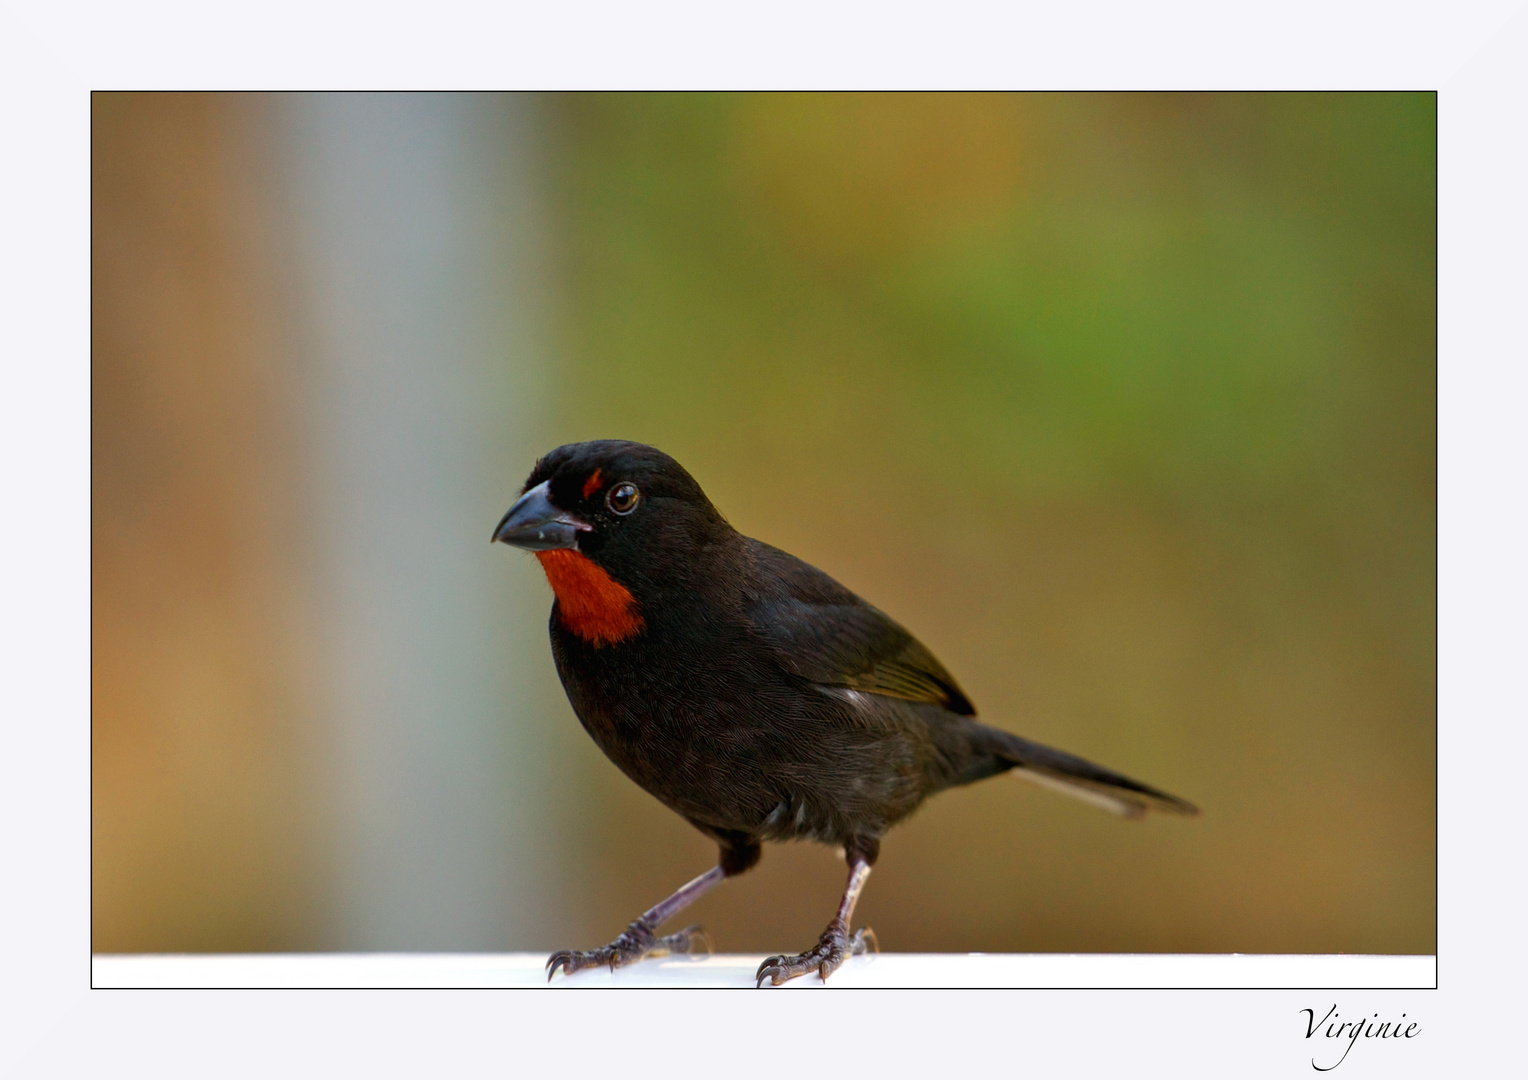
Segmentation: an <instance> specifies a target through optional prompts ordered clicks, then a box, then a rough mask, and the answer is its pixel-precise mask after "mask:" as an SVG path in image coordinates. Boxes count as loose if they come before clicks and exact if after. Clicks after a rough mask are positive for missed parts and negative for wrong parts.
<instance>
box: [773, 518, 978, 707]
mask: <svg viewBox="0 0 1528 1080" xmlns="http://www.w3.org/2000/svg"><path fill="white" fill-rule="evenodd" d="M749 544H750V546H751V548H752V554H753V556H754V561H755V565H756V567H757V569H758V578H757V587H756V590H751V591H752V592H753V595H752V596H751V602H750V604H749V609H748V617H749V621H750V622H751V623H752V624H753V626H754V628H755V630H756V631H757V633H758V634H759V636H760V637H761V638H762V639H763V640H764V641H765V642H766V643H768V644H769V645H770V646H771V647H772V648H773V650H774V652H775V654H776V656H777V657H778V659H779V661H780V664H781V666H783V667H784V668H785V669H786V670H787V671H789V672H791V673H792V674H795V675H798V676H800V677H801V678H804V679H809V680H811V681H812V682H814V683H817V684H818V685H819V686H826V687H840V688H843V689H847V690H858V691H862V692H864V693H869V694H881V695H884V696H886V697H894V698H902V699H904V700H907V701H922V702H928V703H929V704H933V705H938V706H940V707H942V708H945V709H948V710H949V711H950V712H953V713H958V714H959V715H962V716H975V715H976V708H975V706H973V705H972V704H971V702H970V700H969V699H968V698H967V697H966V695H965V693H964V692H963V691H962V690H961V689H960V687H959V686H958V685H956V683H955V679H954V677H953V676H952V675H951V674H950V673H949V672H948V671H946V670H945V669H944V665H943V664H941V663H940V662H939V661H938V660H936V659H935V658H934V654H933V653H931V652H929V651H928V649H926V648H924V647H923V645H922V643H921V642H919V641H918V639H917V638H915V637H913V636H912V635H911V634H909V633H908V632H907V631H906V630H904V629H903V628H902V627H901V626H899V625H898V624H897V623H896V622H895V621H893V620H892V619H891V618H890V617H888V616H887V615H886V614H885V613H884V612H882V611H879V610H878V609H876V608H874V607H871V606H870V605H869V604H867V603H865V601H863V600H861V599H860V598H859V597H858V596H855V595H854V594H853V593H852V592H850V591H849V590H848V589H846V588H844V587H843V586H842V585H840V584H839V583H838V582H836V581H834V580H833V579H832V578H830V577H829V576H828V575H827V574H824V573H823V572H822V571H821V570H818V569H817V568H816V567H814V566H811V565H809V564H807V563H804V562H802V561H801V560H800V559H798V558H796V557H795V556H793V555H788V554H786V553H785V552H783V551H781V550H780V549H779V548H774V547H770V546H769V545H768V544H764V543H761V542H759V541H757V540H750V541H749Z"/></svg>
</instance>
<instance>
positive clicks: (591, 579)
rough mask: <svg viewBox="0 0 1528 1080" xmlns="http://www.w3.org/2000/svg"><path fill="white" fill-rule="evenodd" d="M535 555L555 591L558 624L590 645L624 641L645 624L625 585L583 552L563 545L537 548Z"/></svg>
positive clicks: (612, 643)
mask: <svg viewBox="0 0 1528 1080" xmlns="http://www.w3.org/2000/svg"><path fill="white" fill-rule="evenodd" d="M536 558H537V559H539V560H540V561H541V569H543V570H545V571H546V579H547V580H548V581H549V582H551V583H552V591H553V592H554V593H556V594H557V608H558V611H559V612H560V613H561V615H562V624H563V625H564V626H566V627H567V628H568V629H569V630H571V631H573V633H574V634H576V635H577V636H578V637H580V638H582V639H583V640H584V641H587V642H588V643H589V644H591V645H596V646H598V645H614V644H616V643H617V642H621V641H625V640H626V639H627V638H629V637H631V636H632V635H633V634H635V633H636V632H637V631H638V630H641V629H642V627H643V626H645V625H646V623H644V622H643V621H642V616H641V615H638V614H637V602H636V600H635V599H634V598H633V597H632V595H631V593H630V592H629V591H627V589H626V587H625V586H624V585H622V584H621V583H620V582H618V581H616V580H615V579H614V578H612V577H611V576H610V575H609V574H607V573H605V571H604V570H601V569H600V568H599V567H598V566H596V565H595V564H594V563H593V562H591V561H590V560H589V557H588V556H586V555H581V554H579V553H578V552H576V551H571V550H569V549H567V548H558V549H555V550H553V551H538V552H536Z"/></svg>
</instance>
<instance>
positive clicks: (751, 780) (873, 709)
mask: <svg viewBox="0 0 1528 1080" xmlns="http://www.w3.org/2000/svg"><path fill="white" fill-rule="evenodd" d="M769 550H770V551H773V550H774V549H769ZM787 558H788V556H787ZM749 565H750V567H752V566H753V565H755V564H753V563H750V564H749ZM802 565H805V564H802ZM764 569H766V570H769V569H772V568H770V567H765V568H764ZM823 577H824V578H826V575H823ZM827 580H829V581H831V579H827ZM732 584H734V585H735V586H736V590H735V591H734V592H733V593H731V594H729V595H727V596H724V597H715V596H713V597H710V598H707V601H706V602H705V603H688V602H683V601H682V600H676V601H675V602H672V603H667V604H648V605H646V606H645V607H644V616H645V618H646V620H647V625H646V627H645V628H644V630H643V631H642V632H641V633H640V634H638V635H636V636H635V637H633V638H632V639H631V640H629V641H626V642H622V643H619V644H616V645H607V646H601V647H595V646H592V645H589V644H587V643H585V642H584V641H582V640H580V639H579V638H577V637H576V636H574V635H573V634H571V633H569V632H568V631H567V630H566V629H565V628H563V627H562V626H561V625H560V622H559V619H558V616H557V611H556V609H555V608H554V609H553V614H552V621H551V636H552V649H553V654H554V656H555V658H556V661H557V670H558V673H559V675H560V676H561V677H562V681H563V686H564V687H565V688H566V690H567V693H568V698H569V700H570V701H571V703H572V705H573V709H574V711H575V712H576V713H577V714H578V717H579V720H580V721H581V722H582V723H583V725H584V727H585V729H586V730H587V731H588V732H589V734H590V736H591V737H592V738H593V739H594V741H595V742H596V743H597V744H598V745H599V747H600V749H602V750H603V751H604V752H605V754H606V755H607V756H608V757H609V758H610V759H611V760H612V761H613V762H615V764H616V765H617V766H618V767H619V768H620V769H621V770H622V771H623V772H625V773H626V775H627V776H629V777H631V779H633V780H635V781H636V782H637V783H638V784H640V785H641V786H642V787H643V788H645V789H646V790H647V791H649V792H650V793H652V794H653V795H654V796H656V797H657V798H658V799H660V800H661V801H663V802H664V803H665V804H667V805H668V806H670V807H671V808H672V809H674V810H676V811H677V812H679V813H680V814H682V815H684V816H685V817H687V818H689V819H690V820H691V821H693V822H695V823H696V824H698V825H701V826H702V827H709V828H714V829H726V830H735V831H740V832H745V833H747V834H749V835H751V836H755V837H758V838H760V839H793V838H808V839H816V840H821V841H824V842H833V843H842V842H844V841H845V840H846V839H847V838H849V837H851V836H879V835H880V834H881V833H883V832H884V831H885V830H886V829H887V828H888V827H889V826H890V825H891V824H892V823H893V822H895V821H896V820H898V819H899V818H901V817H903V816H905V815H906V814H907V813H910V812H911V811H912V810H913V809H914V808H915V807H916V806H917V805H918V803H919V802H921V801H922V799H923V798H925V797H926V796H927V795H929V794H932V793H933V792H934V791H937V790H940V789H942V788H943V787H947V786H949V784H950V783H954V782H959V779H958V777H959V775H960V774H961V772H962V771H963V770H968V768H969V761H968V760H967V759H968V758H969V756H970V754H971V749H970V747H969V745H968V741H967V740H966V739H965V737H964V735H963V734H962V728H963V727H964V726H965V724H966V722H965V718H964V717H962V716H960V715H958V714H956V713H954V712H951V711H950V710H949V709H948V708H947V707H945V705H943V704H940V703H938V701H936V700H921V701H920V700H910V699H908V698H905V697H896V696H890V695H887V694H884V693H872V692H867V691H865V690H862V689H859V688H857V687H856V686H855V685H854V684H853V683H852V682H848V683H846V682H844V681H843V680H838V684H837V685H832V684H825V683H824V682H823V681H819V680H818V679H814V678H812V677H811V675H810V674H808V673H807V672H816V671H818V670H821V669H823V668H824V665H825V664H828V663H830V661H824V660H822V659H820V658H819V657H817V656H815V655H814V653H813V651H812V650H813V649H814V648H816V646H814V645H813V644H812V642H811V641H806V642H796V643H792V642H790V641H789V640H786V642H785V648H786V652H785V654H784V655H782V652H781V640H780V635H779V634H774V635H771V633H770V632H769V627H767V626H762V627H761V625H760V621H759V620H760V618H761V616H762V617H764V618H768V617H770V615H771V611H772V606H771V600H770V598H771V597H772V596H773V595H774V594H776V593H778V592H779V587H778V583H777V582H776V581H775V580H774V579H773V578H765V580H764V581H762V582H760V581H759V580H758V579H757V576H756V575H755V576H753V577H750V576H749V575H738V576H737V580H736V581H735V582H733V583H732ZM844 592H845V595H847V596H849V597H850V598H851V599H857V598H853V596H852V594H849V593H847V590H845V591H844ZM773 610H777V609H773ZM871 610H873V609H871ZM787 629H790V628H787ZM904 633H905V632H904ZM816 637H817V638H818V639H822V638H824V637H826V638H827V639H828V644H829V645H830V646H831V645H832V644H833V640H832V639H833V635H832V633H831V631H827V632H826V633H824V632H821V631H818V632H816ZM909 640H911V639H910V638H909ZM913 644H914V645H916V642H914V643H913ZM792 648H794V649H795V650H796V653H795V655H794V656H793V655H792V653H791V652H790V650H791V649H792ZM919 648H921V646H919ZM793 660H794V661H795V663H793V662H792V661H793ZM935 663H936V665H937V662H935ZM939 670H940V673H941V674H942V670H943V669H939ZM946 678H947V676H946ZM949 684H950V686H952V687H953V680H949ZM942 692H943V691H941V693H942ZM954 694H955V695H957V696H958V695H959V691H958V689H955V690H954ZM959 701H960V702H961V703H962V704H964V697H963V696H959Z"/></svg>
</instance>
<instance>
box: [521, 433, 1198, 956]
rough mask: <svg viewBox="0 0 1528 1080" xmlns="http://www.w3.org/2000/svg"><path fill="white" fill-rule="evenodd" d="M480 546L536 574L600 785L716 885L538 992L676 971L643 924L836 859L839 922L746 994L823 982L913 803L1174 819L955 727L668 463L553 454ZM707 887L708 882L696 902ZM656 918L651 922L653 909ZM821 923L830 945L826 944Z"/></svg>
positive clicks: (922, 665) (1153, 803)
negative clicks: (1012, 791) (716, 892)
mask: <svg viewBox="0 0 1528 1080" xmlns="http://www.w3.org/2000/svg"><path fill="white" fill-rule="evenodd" d="M494 539H495V540H500V541H503V542H505V543H509V544H513V545H517V546H521V547H526V548H529V549H531V550H533V551H535V552H536V554H537V557H538V558H539V559H540V560H541V562H542V565H543V568H544V569H545V570H546V572H547V576H548V579H549V580H550V581H551V583H552V586H553V590H554V592H555V593H556V596H557V600H556V602H555V603H554V604H553V606H552V615H551V638H552V653H553V656H554V658H555V659H556V663H557V671H558V674H559V675H560V676H561V677H562V682H563V686H564V687H565V688H566V689H567V693H568V698H569V700H570V701H571V702H572V705H573V709H574V712H575V713H577V714H578V718H579V720H580V721H581V722H582V723H583V725H584V727H585V729H586V730H587V731H588V732H589V734H590V735H591V736H592V737H593V739H594V741H595V742H596V743H598V744H599V747H600V749H601V750H603V751H604V752H605V753H606V755H607V756H609V758H610V759H611V760H612V761H613V762H615V764H616V765H617V766H619V767H620V769H621V770H622V771H623V772H625V773H626V775H627V776H629V777H631V778H632V779H633V780H635V781H636V782H637V783H638V784H640V785H641V786H642V787H643V788H645V789H646V790H648V791H649V792H651V793H652V794H653V795H655V796H656V797H657V798H659V799H660V800H662V801H663V802H664V803H665V804H667V805H668V806H669V807H670V808H672V809H673V810H674V811H676V812H677V813H679V814H681V815H683V816H684V817H685V818H686V819H687V820H689V821H690V822H691V823H692V824H694V825H695V826H696V827H697V828H699V829H701V830H702V831H703V832H705V833H707V834H708V835H710V836H712V837H713V838H715V839H716V840H717V841H718V843H719V844H720V845H721V849H722V858H721V865H720V868H719V869H718V870H717V871H713V872H712V873H711V874H710V875H703V876H702V878H697V879H696V881H695V882H692V883H691V884H690V885H689V886H686V887H685V889H694V890H698V891H696V892H694V895H693V896H692V895H690V894H688V893H686V892H685V890H681V891H680V892H679V893H676V894H675V896H674V897H670V898H669V900H667V901H664V903H663V904H660V905H658V907H655V908H654V909H652V911H649V912H648V913H647V914H646V915H644V916H643V917H642V918H641V919H638V920H637V922H634V923H633V924H632V926H631V927H629V928H628V930H627V932H626V933H625V934H623V935H622V936H621V938H618V939H617V941H616V942H614V943H612V945H610V946H607V947H605V948H604V949H600V950H593V951H591V952H588V953H573V952H567V953H558V954H555V955H554V956H553V958H552V961H550V964H551V970H552V971H553V972H555V971H556V969H557V968H558V967H559V966H560V967H564V968H566V969H567V970H568V971H574V970H577V969H578V968H580V967H584V966H588V965H589V964H593V963H600V964H604V963H610V964H611V965H612V966H614V965H616V964H619V963H625V962H630V961H631V960H634V959H637V958H640V956H642V955H644V954H646V953H647V952H651V951H655V950H657V949H663V948H667V949H673V950H681V951H682V950H684V949H687V948H688V947H689V944H690V942H691V941H692V940H693V939H694V936H695V935H694V933H692V932H691V931H685V932H682V933H681V934H678V935H673V936H672V937H671V938H664V939H658V938H656V937H655V936H654V934H653V931H655V930H656V929H657V924H658V923H659V922H661V921H662V920H663V919H664V918H667V917H668V916H669V915H671V914H672V913H673V912H674V911H676V910H677V909H678V907H682V906H683V905H684V904H686V903H688V902H689V901H690V900H691V899H693V898H694V896H698V895H699V894H700V892H703V891H705V889H707V888H709V887H711V885H713V884H715V882H716V881H720V880H721V879H722V878H723V877H725V876H729V875H731V874H735V873H740V872H742V870H745V869H747V868H748V867H749V866H751V865H752V864H753V863H754V862H755V861H757V859H758V853H759V845H760V844H761V843H762V842H764V841H770V840H795V839H807V840H816V841H819V842H822V843H829V844H836V845H842V846H843V847H844V848H845V850H846V852H847V853H848V858H849V861H850V864H851V868H852V870H851V876H850V888H849V889H848V890H847V891H846V894H845V907H841V908H840V913H839V915H840V917H839V918H838V919H836V920H835V924H830V926H829V929H828V932H826V933H825V934H824V935H823V940H822V941H821V942H819V945H818V946H817V947H816V948H815V949H814V950H809V951H808V952H807V953H803V954H801V955H800V956H797V957H774V958H771V961H768V962H766V966H765V968H764V969H761V980H762V979H763V978H766V977H767V978H770V979H771V980H772V981H774V982H779V981H783V980H784V979H785V978H790V977H793V976H795V975H798V974H801V973H802V972H803V971H806V970H818V971H820V972H821V973H822V975H823V977H824V978H825V977H826V976H827V974H828V973H829V972H830V971H832V970H833V968H835V967H836V966H837V965H838V964H839V963H841V962H842V960H843V957H844V956H845V955H847V954H848V953H849V952H852V951H855V947H856V945H858V946H859V947H861V948H862V947H863V939H862V938H861V937H851V936H850V935H849V934H848V921H849V917H850V915H851V914H852V909H853V901H854V899H855V898H856V897H857V896H858V891H859V887H860V886H861V885H862V884H863V880H864V876H865V875H866V874H868V872H869V867H870V865H871V864H873V863H874V861H875V858H876V854H877V852H878V850H879V844H880V838H881V836H882V835H883V834H884V833H885V832H886V830H887V829H889V828H890V827H891V826H892V825H893V824H895V823H896V822H897V821H899V820H901V819H902V818H904V817H906V816H907V815H908V814H910V813H911V812H912V811H913V810H914V809H915V808H916V807H917V806H918V805H919V804H920V803H921V802H922V801H923V800H924V799H926V798H928V797H929V796H930V795H933V794H935V793H937V792H940V791H943V790H945V789H946V788H949V787H955V786H958V785H961V784H968V783H971V782H972V781H975V780H980V779H983V778H985V777H988V776H993V775H995V774H997V773H1000V772H1006V771H1009V770H1015V771H1016V773H1017V775H1021V776H1024V777H1025V778H1027V779H1031V780H1033V781H1035V782H1037V783H1041V784H1044V785H1046V786H1050V787H1054V788H1056V789H1058V790H1061V791H1064V792H1066V793H1068V794H1072V795H1075V796H1078V797H1080V798H1083V799H1086V800H1088V801H1090V802H1094V803H1097V804H1099V805H1101V806H1104V807H1106V808H1108V809H1111V810H1114V811H1115V812H1117V813H1120V814H1122V815H1125V816H1129V817H1137V816H1140V815H1141V814H1143V813H1144V812H1145V811H1146V810H1148V809H1155V810H1165V811H1169V812H1174V813H1185V814H1192V813H1196V812H1197V811H1196V810H1195V809H1194V807H1192V806H1191V805H1190V804H1188V803H1186V802H1184V801H1182V800H1181V799H1177V798H1175V797H1173V796H1171V795H1167V794H1165V793H1163V792H1160V791H1157V790H1155V789H1154V788H1151V787H1148V786H1146V785H1145V784H1141V783H1138V782H1136V781H1134V780H1131V779H1129V778H1128V777H1125V776H1121V775H1120V774H1118V773H1115V772H1112V771H1110V770H1108V769H1105V768H1102V767H1101V766H1097V765H1094V764H1092V763H1090V762H1087V761H1084V760H1083V759H1081V758H1078V757H1074V756H1073V755H1071V754H1067V753H1064V752H1062V751H1060V750H1054V749H1051V748H1050V747H1046V746H1041V745H1039V744H1038V743H1032V742H1029V741H1027V740H1025V739H1021V738H1019V737H1018V736H1017V735H1013V734H1010V733H1009V732H1006V731H1002V730H1000V729H997V728H993V727H988V726H987V725H985V724H982V723H979V722H978V721H977V720H976V719H975V715H976V709H975V707H974V706H973V705H972V704H971V701H970V700H969V699H968V698H967V697H966V695H965V693H964V692H963V691H962V690H961V689H960V687H959V685H957V683H956V682H955V679H954V677H953V676H952V675H951V674H950V673H949V672H948V671H947V670H945V668H944V666H943V665H942V664H940V663H939V661H938V660H937V659H935V658H934V656H933V654H932V653H930V652H929V651H928V649H926V648H924V646H923V645H922V644H921V643H919V642H918V640H917V639H916V638H914V637H913V636H912V635H911V634H909V633H908V632H907V631H906V630H905V629H903V628H902V627H901V626H900V625H898V624H897V623H896V622H895V621H893V620H892V619H891V618H890V617H888V616H887V615H885V614H884V613H883V612H881V611H880V610H878V609H877V608H875V607H872V606H871V605H870V604H868V603H866V602H865V601H864V600H861V599H860V598H859V597H858V596H856V595H854V594H853V593H852V592H850V591H849V590H848V589H846V588H844V587H843V586H842V585H840V584H839V583H838V582H836V581H834V580H833V579H832V578H831V577H829V576H828V575H827V574H824V573H823V572H822V571H820V570H817V569H816V568H814V567H812V566H809V565H808V564H806V563H804V562H802V561H801V560H800V559H797V558H794V557H793V556H791V555H788V554H786V553H785V552H783V551H780V550H779V549H777V548H773V547H770V546H769V545H768V544H764V543H761V542H759V541H757V540H751V539H749V538H748V537H745V536H743V535H741V534H740V533H738V532H737V531H736V530H734V529H733V528H732V527H731V526H730V525H728V524H727V522H726V520H725V519H724V518H723V517H722V515H721V514H720V513H718V512H717V510H716V508H715V507H713V506H712V505H711V502H710V500H708V499H707V498H706V496H705V493H704V492H703V491H702V490H701V488H700V485H698V484H697V483H696V482H695V480H694V479H693V478H692V477H691V476H690V474H689V473H687V472H686V471H685V470H684V468H683V467H681V466H680V465H679V463H678V462H676V461H674V460H673V459H672V458H670V457H669V456H668V455H666V454H664V453H662V452H661V451H658V450H655V449H653V448H652V447H650V446H644V445H642V444H640V443H631V442H621V441H613V440H612V441H599V442H587V443H577V444H572V445H568V446H562V447H558V448H557V449H556V450H553V451H552V452H551V453H549V454H547V455H546V456H545V457H543V458H542V459H541V460H540V461H538V462H537V463H536V467H535V469H534V470H533V471H532V472H531V475H530V478H529V479H528V480H527V481H526V484H525V488H524V491H523V492H522V495H521V498H520V500H519V501H518V502H516V504H515V506H514V507H512V508H511V509H510V511H509V512H508V513H507V514H505V516H504V518H503V520H502V521H501V522H500V523H499V526H498V528H497V529H496V530H495V532H494ZM712 878H714V880H710V879H712ZM665 905H671V906H669V907H665ZM839 923H841V924H842V925H836V924H839Z"/></svg>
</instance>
